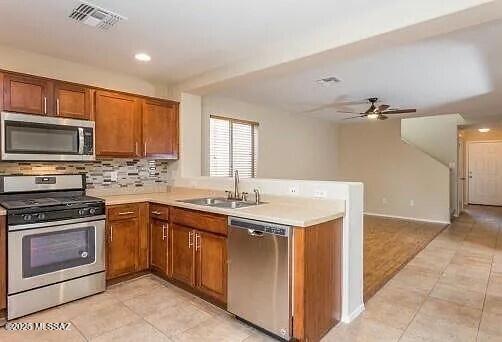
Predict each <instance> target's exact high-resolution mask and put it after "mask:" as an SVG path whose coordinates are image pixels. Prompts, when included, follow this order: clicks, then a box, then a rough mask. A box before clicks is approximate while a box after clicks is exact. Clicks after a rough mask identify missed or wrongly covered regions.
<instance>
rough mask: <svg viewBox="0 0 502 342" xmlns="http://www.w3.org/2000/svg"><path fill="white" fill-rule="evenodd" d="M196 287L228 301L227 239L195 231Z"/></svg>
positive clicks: (211, 295) (223, 300) (222, 300)
mask: <svg viewBox="0 0 502 342" xmlns="http://www.w3.org/2000/svg"><path fill="white" fill-rule="evenodd" d="M195 252H196V267H197V268H196V277H195V278H196V288H197V289H198V290H199V291H201V292H203V293H205V294H206V295H208V296H210V297H213V298H215V299H218V300H219V301H221V302H226V298H227V239H226V238H225V237H223V236H219V235H216V234H211V233H206V232H203V231H195Z"/></svg>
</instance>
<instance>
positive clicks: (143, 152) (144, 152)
mask: <svg viewBox="0 0 502 342" xmlns="http://www.w3.org/2000/svg"><path fill="white" fill-rule="evenodd" d="M143 153H144V154H145V156H146V141H145V151H144V152H143Z"/></svg>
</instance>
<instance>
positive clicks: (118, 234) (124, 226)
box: [106, 203, 149, 279]
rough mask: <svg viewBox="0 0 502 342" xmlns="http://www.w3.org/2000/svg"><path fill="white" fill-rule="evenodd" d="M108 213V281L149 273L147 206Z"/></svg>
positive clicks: (124, 207)
mask: <svg viewBox="0 0 502 342" xmlns="http://www.w3.org/2000/svg"><path fill="white" fill-rule="evenodd" d="M106 211H107V234H106V235H107V248H106V256H107V272H106V278H107V279H113V278H117V277H121V276H125V275H129V274H133V273H135V272H139V271H142V270H146V269H148V265H149V256H148V251H149V248H148V224H147V217H146V215H147V214H146V211H147V204H144V203H140V204H124V205H116V206H109V207H107V208H106Z"/></svg>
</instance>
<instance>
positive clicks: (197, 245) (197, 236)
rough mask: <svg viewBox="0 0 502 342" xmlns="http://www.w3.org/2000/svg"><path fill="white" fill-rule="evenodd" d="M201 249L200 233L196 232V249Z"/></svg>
mask: <svg viewBox="0 0 502 342" xmlns="http://www.w3.org/2000/svg"><path fill="white" fill-rule="evenodd" d="M199 249H200V234H199V233H197V234H195V250H199Z"/></svg>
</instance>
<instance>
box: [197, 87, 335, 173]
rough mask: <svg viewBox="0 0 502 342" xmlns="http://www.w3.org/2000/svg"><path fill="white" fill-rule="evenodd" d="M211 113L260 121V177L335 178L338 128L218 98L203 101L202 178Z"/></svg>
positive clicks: (206, 164) (206, 158) (204, 170)
mask: <svg viewBox="0 0 502 342" xmlns="http://www.w3.org/2000/svg"><path fill="white" fill-rule="evenodd" d="M211 114H215V115H220V116H226V117H231V118H238V119H244V120H250V121H257V122H259V124H260V126H259V128H258V177H259V178H282V179H316V180H335V179H336V173H337V158H338V156H337V151H338V147H337V140H338V137H337V125H335V124H334V123H331V122H329V121H325V120H319V119H313V118H308V117H304V116H300V115H292V114H289V113H285V112H281V111H279V110H276V109H272V108H267V107H262V106H259V105H255V104H251V103H246V102H241V101H236V100H233V99H229V98H223V97H217V96H204V97H203V98H202V130H203V131H202V132H203V136H202V154H203V155H202V160H203V162H202V168H203V169H202V170H203V174H204V175H207V174H208V169H209V164H208V163H209V158H208V155H209V136H208V135H209V116H210V115H211Z"/></svg>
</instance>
